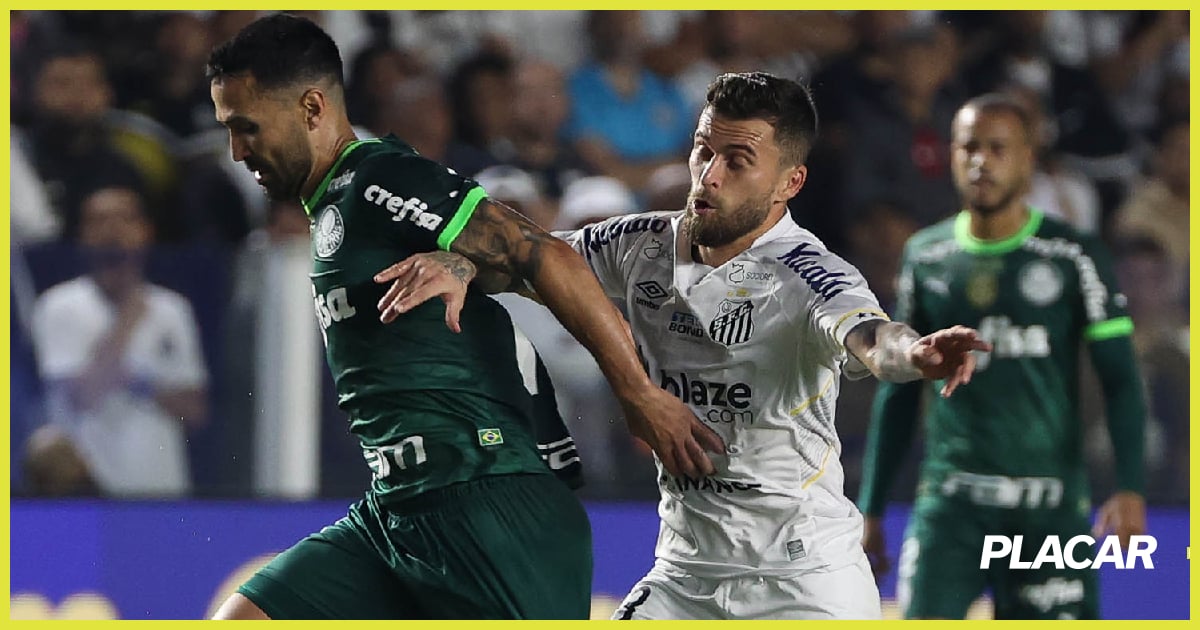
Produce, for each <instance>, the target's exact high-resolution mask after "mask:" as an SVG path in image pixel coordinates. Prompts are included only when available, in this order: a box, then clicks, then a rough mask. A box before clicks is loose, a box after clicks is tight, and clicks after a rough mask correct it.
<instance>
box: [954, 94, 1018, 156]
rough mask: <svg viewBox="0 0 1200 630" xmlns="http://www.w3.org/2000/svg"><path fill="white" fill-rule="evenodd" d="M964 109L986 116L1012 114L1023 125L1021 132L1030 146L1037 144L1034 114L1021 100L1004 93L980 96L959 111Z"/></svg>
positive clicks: (964, 104)
mask: <svg viewBox="0 0 1200 630" xmlns="http://www.w3.org/2000/svg"><path fill="white" fill-rule="evenodd" d="M964 109H973V110H975V111H977V112H979V113H986V114H1012V115H1013V116H1015V117H1016V119H1017V121H1018V122H1020V123H1021V130H1022V131H1024V132H1025V139H1026V140H1028V141H1029V144H1030V145H1036V144H1037V130H1036V129H1034V127H1033V124H1034V123H1033V113H1032V112H1030V111H1029V108H1027V107H1025V104H1024V103H1022V102H1021V101H1020V99H1018V98H1017V97H1015V96H1013V95H1011V94H1006V93H1004V92H988V93H987V94H980V95H979V96H976V97H974V98H972V99H971V100H969V101H967V102H966V103H963V106H962V107H960V108H958V111H960V112H961V111H963V110H964Z"/></svg>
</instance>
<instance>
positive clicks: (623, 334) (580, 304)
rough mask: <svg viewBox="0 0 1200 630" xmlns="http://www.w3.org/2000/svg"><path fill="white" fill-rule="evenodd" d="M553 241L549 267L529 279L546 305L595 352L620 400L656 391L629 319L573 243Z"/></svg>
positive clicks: (546, 256) (548, 252)
mask: <svg viewBox="0 0 1200 630" xmlns="http://www.w3.org/2000/svg"><path fill="white" fill-rule="evenodd" d="M550 241H552V242H548V243H547V244H546V245H545V252H544V255H543V256H544V260H543V263H542V264H541V266H540V267H539V268H538V269H537V271H536V273H534V274H532V275H531V276H530V277H528V278H527V280H529V283H530V285H531V286H532V287H533V289H534V291H536V293H537V296H538V297H539V298H540V299H541V302H542V303H543V304H545V305H546V306H547V307H548V308H549V309H550V311H551V312H552V313H554V315H555V316H556V317H557V318H558V320H559V322H560V323H562V325H563V327H564V328H566V329H567V331H569V332H570V333H571V334H572V335H574V336H575V338H576V339H578V340H579V342H580V343H581V344H583V346H584V347H585V348H587V349H588V350H589V351H590V352H591V353H592V356H594V357H595V358H596V363H597V364H598V365H599V366H600V369H601V370H602V371H603V372H604V375H605V376H606V377H607V378H608V382H609V384H610V385H611V386H612V388H613V390H614V392H616V394H617V395H618V396H620V397H627V396H632V395H636V393H637V392H639V391H642V390H643V389H644V388H646V387H651V388H653V387H654V385H653V383H652V382H651V381H650V379H649V378H648V377H647V376H646V371H645V369H644V368H643V367H642V364H641V363H640V361H639V359H638V355H637V348H636V346H635V345H634V343H633V338H632V337H631V336H630V334H629V328H628V325H627V324H626V323H625V319H624V317H622V316H621V313H620V311H618V310H617V309H616V307H615V306H613V304H612V301H611V300H609V299H608V296H607V295H605V293H604V290H603V289H601V288H600V284H599V282H597V281H596V278H595V276H594V275H593V274H592V270H591V268H590V267H588V265H587V262H586V261H585V260H584V259H583V257H582V256H580V255H579V254H578V253H576V252H575V250H574V249H572V248H571V246H570V245H567V244H566V243H564V242H562V241H560V240H558V239H556V238H553V237H551V238H550Z"/></svg>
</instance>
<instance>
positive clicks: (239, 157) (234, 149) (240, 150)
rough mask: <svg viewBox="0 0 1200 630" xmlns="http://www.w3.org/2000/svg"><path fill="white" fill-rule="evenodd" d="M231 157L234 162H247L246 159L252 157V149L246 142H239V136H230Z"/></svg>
mask: <svg viewBox="0 0 1200 630" xmlns="http://www.w3.org/2000/svg"><path fill="white" fill-rule="evenodd" d="M229 156H230V157H232V158H233V161H234V162H245V161H246V158H248V157H250V149H249V147H247V146H246V143H245V142H242V141H240V140H238V138H237V136H232V135H231V136H229Z"/></svg>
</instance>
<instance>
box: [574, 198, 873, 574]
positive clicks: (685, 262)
mask: <svg viewBox="0 0 1200 630" xmlns="http://www.w3.org/2000/svg"><path fill="white" fill-rule="evenodd" d="M682 218H683V213H682V212H669V213H648V214H640V215H626V216H620V217H615V218H612V219H609V220H607V221H604V222H602V223H597V224H593V225H590V226H587V227H584V228H583V229H581V230H577V231H574V232H569V233H560V234H558V236H559V237H561V238H564V239H565V240H567V242H568V243H570V244H572V245H573V246H574V248H575V250H576V251H578V252H579V253H580V254H582V255H583V256H584V257H585V258H586V259H587V260H588V262H589V264H590V265H591V267H592V270H593V271H594V272H595V274H596V276H597V277H598V279H599V280H600V284H601V285H602V286H603V287H604V289H605V291H606V292H607V293H608V295H609V296H611V297H619V298H623V299H625V300H626V301H627V305H628V309H629V313H628V315H629V322H630V325H631V327H632V329H633V335H634V339H635V340H636V342H637V345H638V347H639V351H640V352H641V354H642V357H643V361H644V362H645V365H646V369H647V370H648V372H649V374H650V376H651V378H652V379H653V380H655V381H656V382H658V383H659V384H660V385H661V386H662V387H663V388H664V389H666V390H667V391H670V392H671V393H673V394H675V395H677V396H679V397H680V398H681V399H682V400H683V402H685V403H687V404H688V405H689V406H690V407H691V409H692V410H693V411H695V413H696V415H697V416H699V417H700V419H701V420H703V421H704V422H705V423H706V424H707V425H708V426H709V427H711V428H713V429H714V430H716V432H717V433H718V434H720V436H721V437H722V438H723V439H724V440H725V443H726V445H727V447H728V448H727V452H726V453H725V454H724V455H716V456H713V463H714V465H715V466H716V467H717V472H716V474H715V475H713V476H712V477H707V478H700V479H692V478H677V477H672V476H670V475H668V474H667V473H666V472H665V470H664V469H663V467H662V463H661V462H658V471H659V476H658V481H659V490H660V493H661V500H660V503H659V516H660V517H661V519H662V522H661V525H660V529H659V537H658V545H657V549H656V555H657V556H658V558H660V559H661V560H665V561H667V562H670V563H672V564H674V565H677V566H679V567H681V568H682V569H684V570H686V571H688V572H690V573H692V574H694V575H700V576H709V577H722V576H733V575H745V574H747V573H755V574H759V575H781V576H782V575H789V574H795V573H798V572H802V571H808V570H813V569H823V570H835V569H837V568H840V567H844V566H847V565H849V564H853V563H855V562H857V561H858V560H859V557H860V556H861V554H862V551H861V542H860V541H861V535H862V517H861V515H860V514H859V512H858V510H857V508H855V506H854V504H853V503H852V502H851V501H850V500H849V499H847V498H846V496H845V494H844V493H843V489H842V480H843V473H842V468H841V462H840V455H841V443H840V441H839V440H838V436H837V432H836V431H835V429H834V406H835V401H836V400H837V393H838V387H839V380H840V377H841V374H842V373H843V372H846V373H847V375H848V376H849V377H851V378H861V377H862V376H866V375H867V374H869V372H868V371H867V370H866V368H865V367H864V366H863V365H862V364H861V363H860V362H858V361H857V360H856V359H854V358H853V357H851V356H848V353H847V352H846V350H845V348H844V346H843V340H844V339H845V337H846V334H847V333H848V332H849V331H850V329H851V328H853V327H854V326H856V325H858V324H859V323H861V322H864V321H867V320H870V319H886V318H887V316H886V315H885V314H884V312H883V311H882V309H880V307H879V303H878V301H877V300H876V298H875V296H874V294H872V293H871V291H870V289H868V288H867V284H866V281H865V280H864V279H863V277H862V275H861V274H860V273H859V272H858V270H857V269H855V268H854V267H853V266H851V265H850V264H849V263H847V262H846V261H845V260H843V259H841V258H839V257H838V256H836V255H834V254H832V253H830V252H829V250H827V249H826V248H825V246H824V245H823V244H822V243H821V241H820V240H818V239H817V238H816V237H815V236H813V234H812V233H811V232H809V231H808V230H805V229H802V228H800V227H799V226H798V225H796V223H795V222H794V221H793V220H792V219H791V217H790V216H787V215H784V217H783V219H782V220H781V221H780V222H779V223H778V224H776V225H775V226H774V227H772V228H771V229H770V230H769V231H768V232H767V233H766V234H764V235H762V236H761V237H760V238H758V239H757V240H756V241H755V242H754V244H753V245H751V246H750V247H749V248H748V249H747V250H746V251H744V252H742V253H741V254H739V255H737V256H736V257H734V258H733V259H732V260H730V261H729V262H727V263H725V264H724V265H722V266H721V267H718V268H716V269H713V268H711V267H708V266H707V265H704V264H702V263H698V262H695V261H693V259H692V255H691V245H690V242H689V240H688V238H687V235H686V234H681V230H682ZM656 461H657V459H656Z"/></svg>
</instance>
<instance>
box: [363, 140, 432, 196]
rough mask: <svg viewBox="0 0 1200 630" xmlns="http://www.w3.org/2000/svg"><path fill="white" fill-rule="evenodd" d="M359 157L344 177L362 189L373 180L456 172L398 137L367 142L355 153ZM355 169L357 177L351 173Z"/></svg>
mask: <svg viewBox="0 0 1200 630" xmlns="http://www.w3.org/2000/svg"><path fill="white" fill-rule="evenodd" d="M355 153H357V154H358V155H355V156H353V157H354V158H357V159H354V160H352V161H350V160H348V161H350V162H351V164H350V165H349V166H347V168H346V169H345V170H344V172H343V173H342V175H341V177H347V176H348V177H347V179H348V180H350V183H352V184H357V185H359V186H360V187H361V186H362V184H363V183H364V182H366V181H367V180H369V179H373V178H399V179H403V178H405V177H423V176H427V175H428V174H430V173H432V172H435V171H449V172H453V169H450V168H449V167H446V166H444V165H442V164H440V163H438V162H435V161H433V160H431V159H429V158H427V157H425V156H423V155H421V154H420V153H418V152H417V150H416V149H414V148H413V147H412V146H410V145H409V144H407V143H405V142H403V141H402V140H399V139H397V138H396V137H395V136H388V137H386V138H375V139H372V140H365V141H363V144H362V145H361V146H360V147H359V148H358V149H357V150H356V151H355ZM352 170H353V174H351V171H352Z"/></svg>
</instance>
